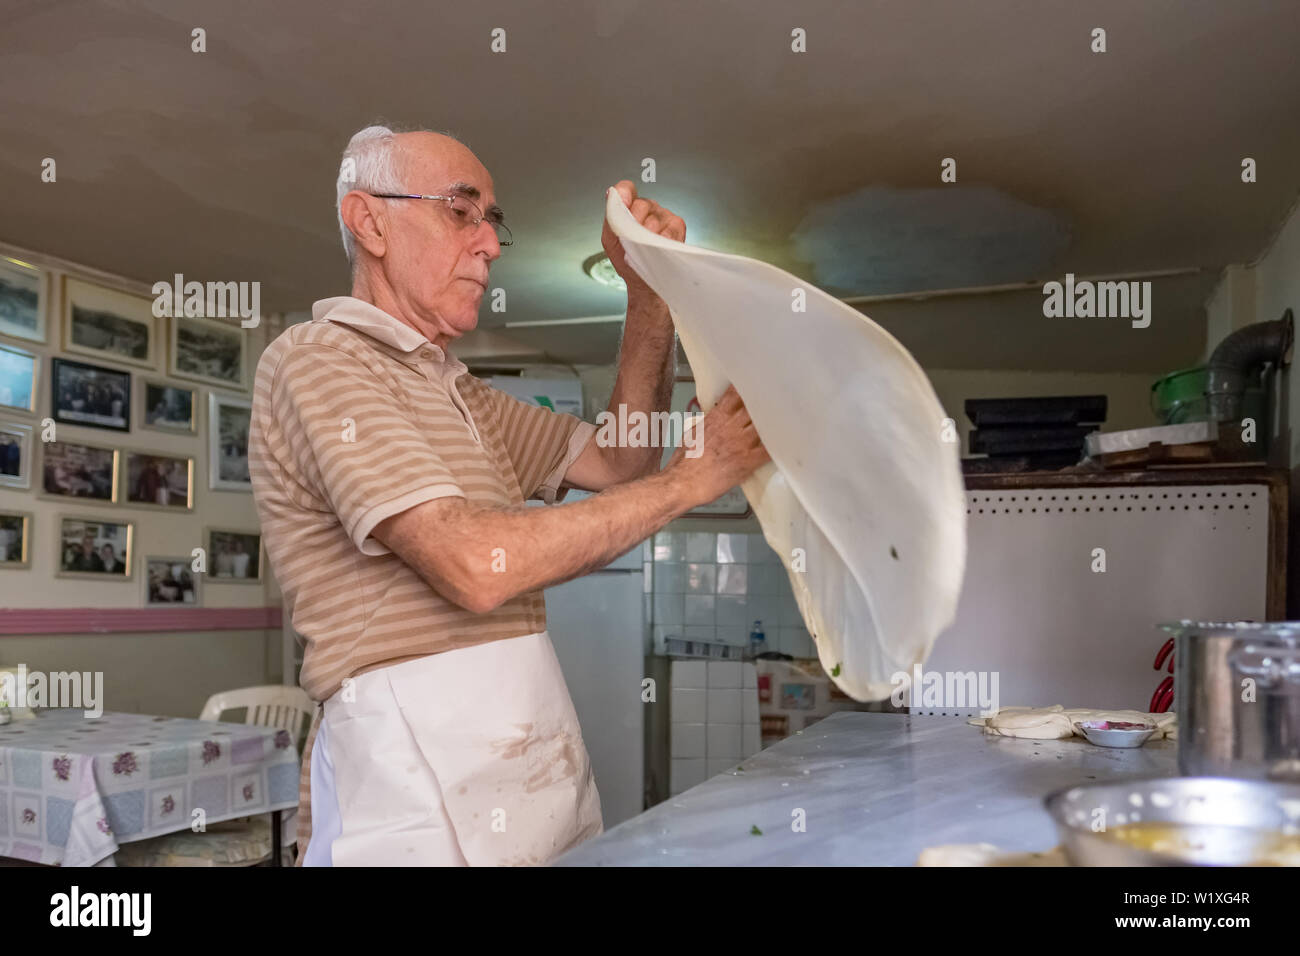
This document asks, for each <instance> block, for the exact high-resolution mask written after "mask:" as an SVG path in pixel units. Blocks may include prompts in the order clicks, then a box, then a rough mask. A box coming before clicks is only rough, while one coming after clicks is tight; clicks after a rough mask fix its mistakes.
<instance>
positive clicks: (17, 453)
mask: <svg viewBox="0 0 1300 956" xmlns="http://www.w3.org/2000/svg"><path fill="white" fill-rule="evenodd" d="M31 486H32V426H31V425H21V424H19V423H18V422H0V488H22V489H23V490H26V489H28V488H30V487H31Z"/></svg>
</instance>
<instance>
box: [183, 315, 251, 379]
mask: <svg viewBox="0 0 1300 956" xmlns="http://www.w3.org/2000/svg"><path fill="white" fill-rule="evenodd" d="M171 330H172V335H171V350H170V357H169V365H170V370H171V374H172V375H175V376H176V377H178V378H188V379H193V380H195V381H197V382H207V383H208V384H209V385H221V386H224V387H226V388H233V389H238V390H240V391H242V390H243V389H244V330H243V329H242V328H240V326H239V325H238V324H235V325H231V324H228V323H225V322H216V321H213V320H211V319H198V318H191V317H188V316H183V315H178V316H173V317H172V320H171Z"/></svg>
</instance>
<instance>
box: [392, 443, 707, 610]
mask: <svg viewBox="0 0 1300 956" xmlns="http://www.w3.org/2000/svg"><path fill="white" fill-rule="evenodd" d="M696 498H697V495H695V494H692V493H691V491H690V482H689V481H687V480H685V479H684V476H683V475H682V473H681V472H680V470H675V469H674V470H665V471H662V472H658V473H656V474H652V475H649V476H647V477H645V478H641V479H638V480H636V481H630V482H626V483H623V484H620V485H616V486H614V487H612V488H609V489H607V490H606V491H604V492H601V493H600V494H599V495H595V496H593V497H591V498H587V499H585V500H583V501H576V502H572V503H570V504H562V505H551V506H549V507H545V508H526V507H520V508H503V509H495V508H485V507H482V506H477V505H471V504H468V503H466V502H464V501H463V500H461V499H440V500H438V501H432V502H429V503H427V504H426V505H420V506H418V507H417V508H416V509H412V513H413V514H414V513H419V512H423V514H422V515H420V520H417V521H414V522H411V521H404V522H403V523H402V524H401V525H398V526H395V527H393V528H391V529H385V528H384V527H383V526H381V527H380V528H377V529H376V536H377V537H379V538H380V540H382V541H383V542H384V544H385V545H387V546H388V547H389V548H390V549H392V551H393V552H394V553H396V554H397V555H399V556H400V557H401V558H402V559H403V560H404V561H406V562H407V563H408V564H410V565H412V567H414V568H415V569H416V571H418V572H419V573H420V575H421V576H422V577H424V578H425V580H427V581H429V583H430V584H432V585H433V586H434V587H435V588H436V589H437V590H438V591H440V592H441V593H442V594H443V595H444V596H445V597H447V598H448V599H450V600H452V601H455V602H456V603H457V604H460V605H461V606H462V607H465V608H467V609H469V610H472V611H476V612H479V613H483V612H485V611H489V610H491V609H492V608H495V607H497V606H499V605H500V604H502V603H503V602H505V601H507V600H509V599H510V598H512V597H514V596H515V595H518V594H524V593H527V592H529V591H535V590H538V589H539V588H545V587H550V586H552V585H555V584H560V583H562V582H564V581H568V580H571V579H572V578H576V577H581V576H582V575H584V574H587V573H589V572H591V571H594V570H596V569H597V568H600V567H603V566H605V565H606V564H608V563H609V562H610V561H612V560H613V559H614V558H616V557H618V556H619V555H621V554H625V553H626V552H628V551H629V550H631V549H632V547H633V546H635V545H636V544H638V543H639V542H641V541H644V540H645V539H646V538H648V537H649V536H650V535H651V534H653V533H654V532H655V531H657V530H659V529H660V528H662V527H663V526H664V525H665V524H667V523H668V522H669V521H671V520H673V519H674V518H676V517H678V516H679V515H682V514H685V513H686V512H687V511H689V510H690V509H691V508H693V507H695V506H696V505H698V504H700V503H701V502H700V501H698V500H696ZM435 542H436V543H435ZM435 548H436V553H435V550H434V549H435Z"/></svg>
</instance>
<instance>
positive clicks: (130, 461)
mask: <svg viewBox="0 0 1300 956" xmlns="http://www.w3.org/2000/svg"><path fill="white" fill-rule="evenodd" d="M125 455H126V468H125V473H126V490H125V492H124V493H123V495H122V500H123V501H124V502H125V503H126V504H129V505H136V506H139V507H142V508H165V509H167V510H168V511H190V510H192V509H193V508H194V459H193V458H186V457H184V456H177V455H161V454H157V453H154V452H143V451H127V452H125Z"/></svg>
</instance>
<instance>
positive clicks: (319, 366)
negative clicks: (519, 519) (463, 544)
mask: <svg viewBox="0 0 1300 956" xmlns="http://www.w3.org/2000/svg"><path fill="white" fill-rule="evenodd" d="M312 316H313V318H312V321H310V322H304V323H302V324H299V325H295V326H292V327H290V328H289V329H287V330H286V331H285V332H284V333H283V334H281V335H280V336H279V337H278V338H276V339H275V341H274V342H272V343H271V344H270V345H269V346H268V347H267V349H266V351H265V352H263V354H262V358H261V360H260V361H259V363H258V366H257V377H256V379H255V382H254V386H253V411H252V427H251V430H250V433H249V448H248V459H249V471H250V473H251V475H252V481H253V491H254V495H255V497H256V501H257V512H258V517H259V519H260V521H261V525H262V533H263V538H264V541H265V543H266V549H267V554H268V556H269V558H270V561H271V566H272V568H273V570H274V572H275V577H276V580H277V581H278V582H279V584H280V588H281V590H282V591H283V593H284V598H285V603H286V605H287V606H288V609H289V612H290V614H291V615H292V621H293V626H294V629H295V630H297V632H298V633H299V634H300V635H302V637H303V639H304V640H305V642H306V647H305V650H304V654H303V666H302V675H301V684H302V686H303V688H304V689H305V690H306V691H307V693H308V694H309V695H311V697H312V699H314V700H316V701H323V700H325V699H326V698H328V697H330V696H331V695H332V694H334V693H335V692H336V691H338V689H339V688H340V686H341V684H342V681H343V679H344V678H346V677H349V676H353V675H356V674H361V673H364V672H365V671H368V670H372V669H374V668H376V667H382V666H387V665H390V664H396V663H400V662H401V661H405V660H411V659H413V658H417V657H424V656H427V655H429V654H437V653H441V652H443V651H450V650H455V649H457V648H462V647H472V646H474V645H476V644H483V643H485V642H488V641H496V640H501V639H503V638H510V637H519V636H522V635H525V634H534V633H537V632H540V631H543V630H545V629H546V609H545V604H544V602H543V599H542V594H541V592H540V591H534V592H530V593H528V594H521V595H519V596H517V597H513V598H511V599H510V600H508V601H506V602H505V603H503V604H502V605H501V606H500V607H498V608H496V609H494V610H492V611H489V612H487V613H486V614H474V613H472V612H470V611H467V610H465V609H464V608H461V607H459V606H457V605H456V604H453V603H452V602H451V601H449V600H447V599H446V598H444V597H443V596H442V595H441V594H439V593H438V592H437V591H435V590H434V589H433V588H432V587H431V586H430V585H429V584H428V583H427V582H426V581H425V580H424V579H423V578H421V577H420V576H419V575H418V574H416V572H415V571H414V570H412V569H411V568H410V567H409V566H408V565H407V564H406V563H405V562H404V561H402V560H401V559H400V558H399V557H397V556H396V555H395V554H393V553H392V552H390V551H389V550H388V549H387V548H385V547H384V546H383V545H382V544H380V543H379V542H378V541H377V540H375V539H374V538H373V537H371V536H370V535H371V532H372V531H373V530H374V528H375V526H376V525H378V524H379V523H380V522H381V521H383V520H385V519H386V518H390V517H392V516H393V515H396V514H400V513H401V512H403V511H406V510H407V509H409V508H412V507H414V506H416V505H419V504H421V503H423V502H426V501H431V500H433V499H435V498H443V497H449V496H455V497H461V498H465V499H466V500H468V501H471V502H474V503H475V504H479V505H486V506H498V507H508V506H512V505H515V506H517V505H522V504H523V502H524V501H525V500H526V499H528V498H534V497H536V498H540V499H542V500H543V501H546V502H548V503H549V502H553V501H555V500H556V498H557V496H558V495H559V494H560V486H561V483H562V481H563V478H564V474H565V472H566V471H567V470H568V468H569V466H570V465H571V464H572V463H573V461H574V460H575V459H576V458H577V457H578V455H579V454H580V453H581V452H582V449H583V447H584V446H585V445H586V444H587V442H588V440H590V438H591V437H592V435H593V434H594V433H595V426H593V425H591V424H589V423H586V422H583V421H581V420H580V419H578V418H575V417H574V416H572V415H563V414H559V413H556V412H553V411H550V410H549V409H545V408H541V407H538V406H535V405H530V404H528V403H526V402H522V401H520V400H518V399H516V398H513V397H512V396H509V395H507V394H505V393H504V392H501V391H499V390H497V389H494V388H491V387H490V386H488V385H485V384H484V383H483V382H481V381H479V380H478V379H476V378H475V377H474V376H472V375H470V374H469V373H468V371H467V370H466V367H465V365H464V364H463V363H461V362H460V361H458V360H457V359H455V358H454V357H452V356H450V355H447V354H445V353H444V352H443V350H442V349H440V348H439V347H438V346H436V345H433V344H432V343H430V342H429V341H428V340H427V339H425V338H424V336H423V335H421V334H420V333H419V332H417V331H415V330H414V329H413V328H411V327H410V326H407V325H404V324H403V323H401V322H399V321H398V320H397V319H395V318H393V317H392V316H390V315H388V314H387V313H385V312H383V311H382V310H380V309H378V308H376V307H375V306H373V305H371V304H369V303H367V302H363V301H361V300H360V299H355V298H352V297H350V296H340V297H336V298H331V299H322V300H321V301H319V302H317V303H315V305H314V306H313V307H312ZM494 547H495V545H494V544H492V543H491V542H484V543H483V545H482V550H483V554H482V555H481V558H482V561H483V564H484V567H485V568H486V567H491V566H492V562H493V560H494V558H495V557H496V555H495V554H494V553H493V548H494ZM318 719H319V708H318V710H317V720H318ZM316 723H317V721H316V720H313V721H312V730H311V732H310V733H309V736H308V741H307V747H306V748H305V751H304V754H303V764H302V766H303V771H302V778H301V784H300V803H301V813H300V823H299V846H300V848H301V849H305V847H306V840H307V838H306V836H305V833H309V826H310V808H309V800H308V792H309V785H310V766H311V760H310V754H311V743H312V741H313V740H314V737H315V728H316ZM300 859H301V854H300Z"/></svg>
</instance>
